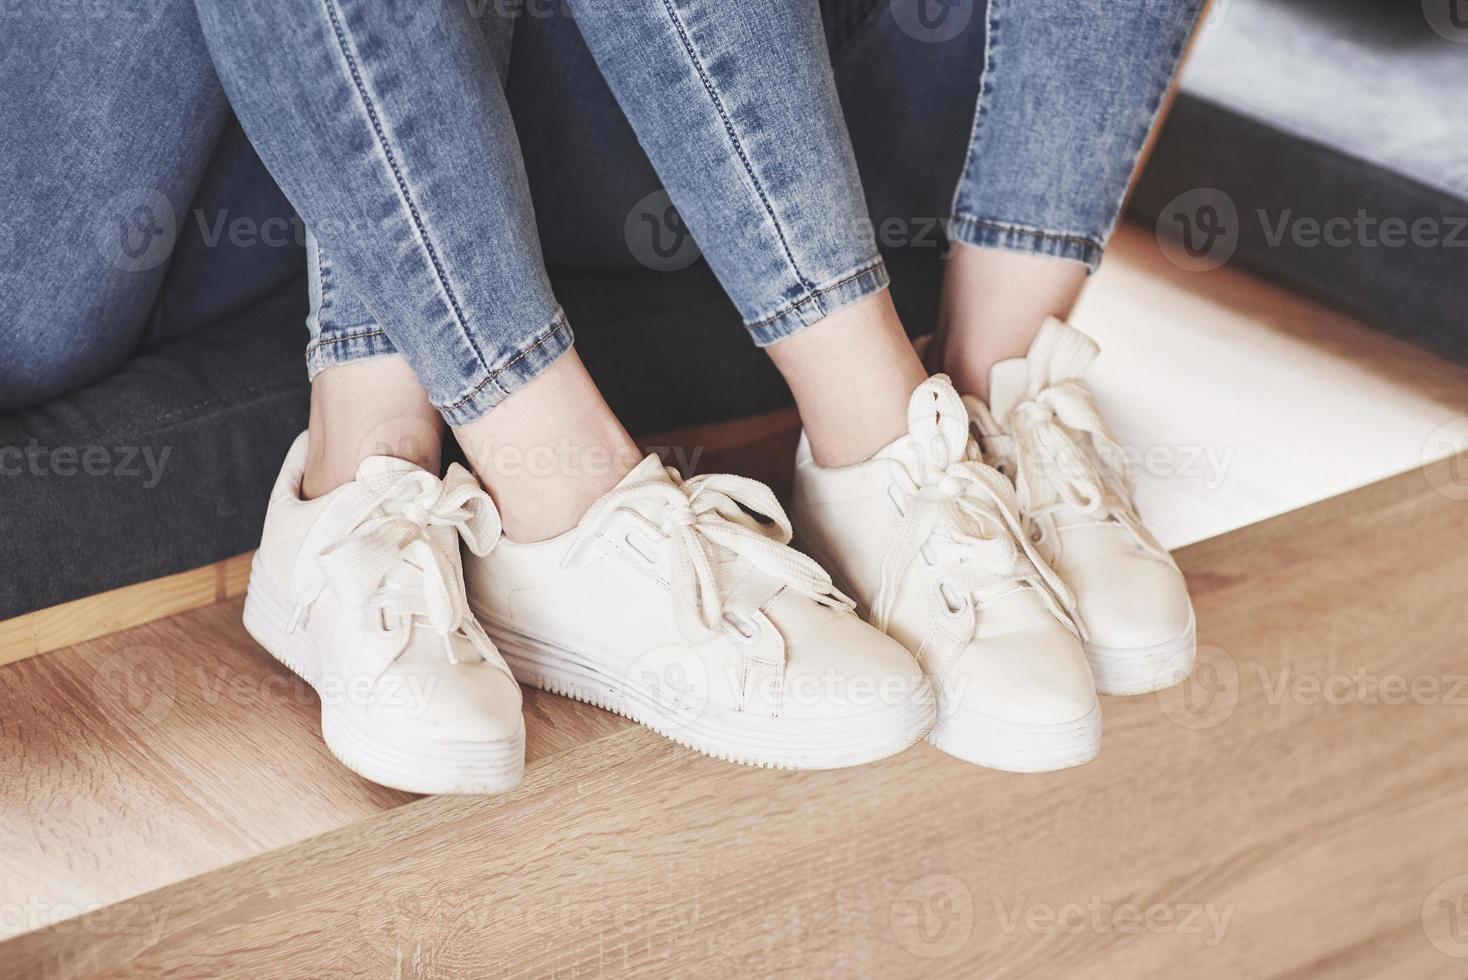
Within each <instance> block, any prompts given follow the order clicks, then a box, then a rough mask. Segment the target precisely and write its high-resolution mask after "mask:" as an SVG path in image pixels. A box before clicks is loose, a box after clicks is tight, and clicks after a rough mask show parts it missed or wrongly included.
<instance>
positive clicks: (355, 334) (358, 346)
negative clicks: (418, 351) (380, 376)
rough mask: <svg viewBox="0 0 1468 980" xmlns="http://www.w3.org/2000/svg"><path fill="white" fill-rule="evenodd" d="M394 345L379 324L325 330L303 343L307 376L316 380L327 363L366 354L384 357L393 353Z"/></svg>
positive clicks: (344, 361) (348, 360) (361, 358)
mask: <svg viewBox="0 0 1468 980" xmlns="http://www.w3.org/2000/svg"><path fill="white" fill-rule="evenodd" d="M397 352H398V351H397V348H395V347H394V346H393V345H392V341H391V340H388V339H387V334H386V333H384V332H383V331H382V328H381V327H368V328H366V329H362V328H356V329H348V330H343V331H342V332H341V333H337V334H332V333H324V334H322V335H321V336H319V337H317V338H316V339H315V340H313V341H311V343H310V344H309V345H307V347H306V379H307V380H308V381H315V380H316V376H317V375H318V374H320V373H321V372H322V371H325V370H326V369H327V368H329V367H336V366H337V365H339V364H350V363H352V362H353V361H365V360H366V359H367V358H369V357H386V356H387V355H389V354H396V353H397Z"/></svg>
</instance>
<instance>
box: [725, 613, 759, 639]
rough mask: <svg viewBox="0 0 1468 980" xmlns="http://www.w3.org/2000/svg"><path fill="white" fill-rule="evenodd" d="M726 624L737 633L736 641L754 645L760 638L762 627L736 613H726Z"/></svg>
mask: <svg viewBox="0 0 1468 980" xmlns="http://www.w3.org/2000/svg"><path fill="white" fill-rule="evenodd" d="M724 622H725V623H727V624H728V625H729V627H730V628H731V629H732V630H733V631H734V633H735V639H736V640H739V641H740V642H743V643H753V642H754V641H755V640H757V639H758V638H759V634H760V627H759V624H758V623H755V622H753V621H751V620H749V619H746V618H745V617H743V616H741V615H739V614H738V613H735V612H726V613H724Z"/></svg>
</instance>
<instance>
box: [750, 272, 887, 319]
mask: <svg viewBox="0 0 1468 980" xmlns="http://www.w3.org/2000/svg"><path fill="white" fill-rule="evenodd" d="M882 265H883V262H882V260H881V259H880V258H879V259H876V260H875V261H872V262H868V263H867V264H866V265H864V266H862V267H861V268H859V269H857V270H856V271H855V272H853V273H851V274H849V275H845V276H842V277H841V278H840V279H837V280H836V281H835V282H828V283H826V284H825V285H823V286H820V287H819V288H815V289H813V290H812V291H811V295H809V296H805V297H802V298H801V299H798V300H795V301H794V302H793V303H787V304H786V305H785V306H782V307H781V308H780V309H779V310H778V311H777V312H775V313H773V314H771V315H770V316H767V317H765V318H764V319H763V320H756V321H755V322H753V323H746V324H745V328H746V329H748V330H758V329H759V328H760V327H763V326H767V325H768V324H771V323H774V322H775V321H776V320H780V319H783V318H785V317H787V316H789V315H790V314H792V313H794V312H796V311H798V310H799V309H800V308H801V307H803V306H805V305H807V304H808V303H810V302H812V301H814V300H817V299H818V298H819V297H821V296H823V295H825V294H826V293H829V292H831V291H833V290H836V289H840V288H841V287H842V286H844V285H846V284H847V283H849V282H851V281H852V280H853V279H860V278H861V277H862V276H865V275H867V274H868V273H871V272H874V271H876V270H877V269H880V268H881V267H882ZM822 309H824V307H823V308H822Z"/></svg>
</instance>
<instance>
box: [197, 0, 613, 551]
mask: <svg viewBox="0 0 1468 980" xmlns="http://www.w3.org/2000/svg"><path fill="white" fill-rule="evenodd" d="M198 8H199V13H200V17H201V20H202V22H203V24H204V28H205V32H206V35H207V36H208V38H209V42H210V47H211V50H212V52H213V54H214V57H215V62H216V65H217V66H218V67H219V70H220V75H221V78H222V79H223V81H224V84H225V88H226V91H227V92H228V94H229V97H230V101H231V102H232V104H233V105H234V107H235V110H236V113H237V114H238V115H239V117H240V120H241V122H242V123H243V124H244V126H245V130H246V132H247V133H248V134H249V135H250V137H251V140H252V141H253V142H254V144H255V146H256V148H257V149H258V150H259V152H260V154H261V157H262V158H263V159H264V160H265V162H266V164H267V166H269V167H270V168H271V170H272V172H273V173H274V174H275V176H276V178H277V180H278V181H279V183H280V184H281V187H282V189H283V190H284V191H285V192H286V194H287V196H288V197H290V198H291V200H292V202H293V203H294V204H295V205H296V207H297V209H298V210H299V211H300V212H301V214H302V216H303V218H304V219H305V221H306V223H307V225H308V227H310V229H311V230H312V234H313V239H314V246H313V249H312V251H313V256H314V262H313V264H312V281H313V283H314V286H313V290H314V292H313V299H314V300H315V303H314V310H313V314H312V327H313V339H312V345H311V349H310V355H309V360H308V364H309V367H310V369H311V371H312V374H313V378H314V379H316V382H317V383H316V384H314V385H313V395H312V399H313V413H312V419H313V434H314V435H315V436H316V437H317V438H315V439H314V440H313V444H314V446H315V447H316V448H314V449H313V450H312V457H311V462H312V465H311V466H310V467H309V468H308V473H307V480H306V487H307V492H308V493H309V494H312V495H316V494H320V493H324V492H325V491H327V490H330V489H332V488H333V487H335V486H338V485H340V484H341V483H343V482H345V481H346V480H348V479H350V478H351V476H352V474H353V473H354V472H355V469H356V464H357V462H359V461H360V459H361V458H363V457H364V456H366V455H371V453H372V450H373V448H374V447H376V446H378V445H380V444H381V443H383V442H388V443H392V444H399V443H401V444H404V445H408V446H414V447H417V449H416V451H413V452H410V454H411V455H417V454H419V453H422V454H425V455H422V456H421V457H420V458H422V459H423V460H424V461H425V462H431V461H433V460H436V458H437V454H438V436H437V431H436V430H437V423H436V422H435V421H434V418H433V417H434V415H435V414H437V415H441V416H442V418H443V419H445V420H447V422H448V423H449V424H450V425H452V426H454V427H455V428H456V430H457V431H458V434H459V437H460V443H461V444H462V445H463V446H464V449H465V452H466V454H467V455H468V456H469V459H470V461H471V463H473V464H474V466H475V469H476V471H477V472H478V473H479V475H480V477H481V479H482V480H484V482H485V483H486V484H487V485H488V486H489V487H490V489H491V490H492V491H493V492H494V494H495V496H496V498H497V499H498V500H499V502H500V506H501V509H502V511H503V513H504V516H505V520H506V524H507V529H508V531H509V533H510V534H511V535H512V536H514V537H520V538H527V539H536V538H544V537H549V536H552V535H554V534H557V533H559V532H561V531H563V530H565V529H566V528H567V527H570V526H571V525H573V524H574V523H575V522H576V519H577V518H578V517H579V516H580V513H581V512H582V511H584V510H585V508H586V506H587V505H589V503H590V502H591V501H592V500H595V499H596V498H597V497H599V496H600V495H601V494H602V493H604V492H605V491H606V490H607V489H609V488H610V487H611V485H613V484H615V483H616V481H617V480H618V479H620V477H621V476H622V475H623V474H624V473H625V472H626V470H627V469H628V468H630V466H631V464H632V463H633V462H635V451H634V450H633V447H632V443H631V440H630V438H629V437H628V436H627V434H626V432H625V431H624V430H623V429H622V427H621V426H620V424H619V423H617V422H616V420H615V418H614V417H612V415H611V413H610V411H609V410H608V409H607V408H606V406H605V404H604V403H603V402H602V401H601V399H600V396H599V395H596V394H594V393H595V386H594V385H593V384H592V383H591V382H590V379H589V377H588V376H586V374H585V370H584V369H583V368H582V367H581V365H580V361H579V359H577V358H576V357H575V355H574V353H570V352H571V342H572V336H571V329H570V326H569V324H567V322H566V319H565V316H564V314H563V313H562V311H561V309H560V307H559V305H558V304H557V303H556V301H555V298H554V296H553V295H552V293H551V288H550V284H549V281H548V279H547V277H546V274H545V269H544V266H543V264H542V261H541V254H540V245H539V240H538V237H537V235H536V233H535V219H534V215H533V213H532V208H531V204H530V198H529V193H528V190H527V188H526V182H525V174H524V165H523V162H522V160H521V156H520V151H519V144H518V142H517V139H516V136H515V131H514V127H513V124H512V122H511V120H510V115H509V109H508V106H507V104H506V102H505V97H504V90H503V86H502V83H501V76H500V73H499V59H502V58H503V55H504V51H505V50H506V49H507V45H508V38H509V33H508V32H509V30H510V27H511V25H512V21H511V20H509V19H507V18H505V17H502V16H499V14H498V10H497V8H496V10H494V11H490V12H489V13H487V14H486V15H485V16H484V17H483V18H480V19H478V20H476V19H475V18H473V17H471V16H470V13H469V11H468V10H467V9H466V8H464V7H463V6H462V5H459V4H451V3H442V4H428V5H425V6H423V7H422V8H421V9H420V8H415V12H414V13H413V14H412V16H411V17H410V18H409V20H408V21H407V22H406V23H403V22H399V21H394V20H393V19H392V17H391V16H389V13H388V12H385V11H382V10H380V9H379V8H377V6H376V5H373V4H365V3H360V2H343V0H324V2H319V3H318V2H314V0H295V2H291V3H287V4H265V3H243V4H234V3H231V4H224V3H216V2H213V0H200V2H199V4H198ZM283 38H284V39H288V43H282V39H283ZM568 353H569V356H566V355H568ZM385 355H398V356H401V358H402V359H404V361H405V362H406V363H404V364H399V365H397V366H396V367H385V366H382V365H372V366H370V367H369V366H366V363H367V362H368V361H369V360H372V359H375V358H376V357H378V356H385ZM553 366H554V372H555V377H557V378H562V379H563V380H561V381H552V382H551V383H546V384H539V385H535V386H533V388H530V389H529V390H527V391H526V393H525V396H524V397H522V398H519V399H517V400H516V404H515V408H513V409H511V410H509V411H506V412H495V413H491V412H490V409H491V408H494V407H496V406H498V405H499V404H500V403H501V402H503V401H504V400H505V399H506V398H507V397H508V396H509V395H510V394H511V393H512V392H519V391H520V390H521V389H522V388H527V386H528V385H529V382H530V381H531V380H532V379H536V378H537V376H538V375H540V374H541V373H542V372H545V371H548V370H550V369H552V368H553ZM382 371H392V372H393V374H394V376H395V377H396V378H398V379H400V380H403V381H406V379H407V376H408V373H409V371H411V374H412V375H414V376H415V377H416V378H417V379H418V382H419V383H420V384H421V387H422V389H423V390H422V392H421V393H420V392H415V393H414V396H413V397H412V398H411V399H406V396H403V398H400V399H394V400H393V401H392V402H391V403H384V401H383V400H381V399H377V398H374V393H375V392H377V391H379V390H380V387H379V383H380V380H381V379H380V377H379V376H378V372H382ZM327 376H331V378H332V380H331V381H328V382H325V383H322V382H321V378H323V377H327ZM563 440H569V442H570V443H572V444H574V445H575V446H577V447H579V448H582V449H595V450H597V451H598V453H599V454H605V455H606V456H607V457H608V458H609V459H611V460H612V461H613V462H612V463H610V464H608V465H607V466H606V467H598V468H596V469H597V471H596V472H594V473H593V472H591V471H590V470H589V469H588V470H586V471H584V472H581V473H579V474H578V477H577V478H576V479H550V478H548V477H546V478H541V477H537V476H534V475H530V474H528V473H527V472H526V471H524V470H523V469H521V468H515V469H514V470H513V472H512V471H510V470H508V469H507V468H504V467H496V466H494V465H493V462H492V458H493V454H494V453H495V452H496V451H504V450H507V449H509V450H512V449H514V448H516V447H517V446H518V447H519V448H521V449H523V448H525V447H527V446H530V445H556V444H557V443H559V442H561V441H563Z"/></svg>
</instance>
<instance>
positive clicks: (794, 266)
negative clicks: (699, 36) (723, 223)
mask: <svg viewBox="0 0 1468 980" xmlns="http://www.w3.org/2000/svg"><path fill="white" fill-rule="evenodd" d="M663 9H664V10H665V11H666V12H667V15H668V20H669V21H671V22H672V24H673V28H674V29H675V30H676V31H677V32H678V39H679V41H680V42H681V43H682V45H683V51H684V53H685V54H687V55H688V60H689V61H691V62H692V63H693V68H694V70H695V71H696V72H698V78H699V81H700V82H702V83H703V89H704V91H705V92H706V93H708V97H709V100H710V101H711V102H713V104H714V109H715V110H716V111H717V112H718V114H719V119H721V120H722V121H723V123H724V132H725V133H727V134H728V136H729V141H730V142H731V143H733V144H734V152H735V153H736V154H737V155H738V157H739V162H740V164H741V165H742V166H743V167H744V173H745V175H746V176H748V177H749V179H750V181H751V182H752V183H753V184H754V191H755V194H757V195H758V196H759V200H760V204H762V205H764V209H765V214H766V215H768V216H769V219H770V223H771V224H772V225H774V227H775V234H776V236H777V237H779V239H780V246H781V248H783V249H784V251H785V260H786V261H787V262H789V263H790V270H791V271H792V272H794V273H795V277H796V279H798V280H799V281H800V285H801V286H802V287H803V288H804V289H805V290H806V291H807V292H811V291H813V290H814V289H815V284H814V283H812V282H811V281H810V280H809V279H807V278H806V277H805V273H803V272H801V271H800V264H799V263H798V262H796V261H795V253H793V252H792V251H791V250H790V242H789V241H788V240H787V239H786V237H785V229H784V228H783V227H781V225H780V219H779V218H778V217H777V216H776V215H775V209H774V208H773V207H771V206H770V199H769V197H768V196H767V195H766V194H765V188H764V185H763V184H762V183H760V179H759V177H757V176H755V173H754V167H753V165H751V164H750V162H749V157H748V155H747V154H746V153H745V150H744V144H743V143H742V142H741V141H740V139H739V136H738V134H737V133H736V132H735V130H734V121H733V120H732V119H730V118H729V113H728V112H727V111H726V110H725V108H724V101H723V99H721V98H719V93H718V91H717V90H716V89H715V88H714V84H713V80H712V79H711V78H710V77H709V75H708V72H707V71H706V70H705V68H704V65H703V60H702V59H701V58H699V56H698V52H697V51H696V50H695V49H694V47H693V40H692V39H691V38H690V37H689V36H688V32H687V30H685V28H684V26H683V21H682V20H681V19H680V18H679V16H678V11H677V9H676V8H674V6H673V2H672V0H663ZM812 295H813V297H814V294H812Z"/></svg>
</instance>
